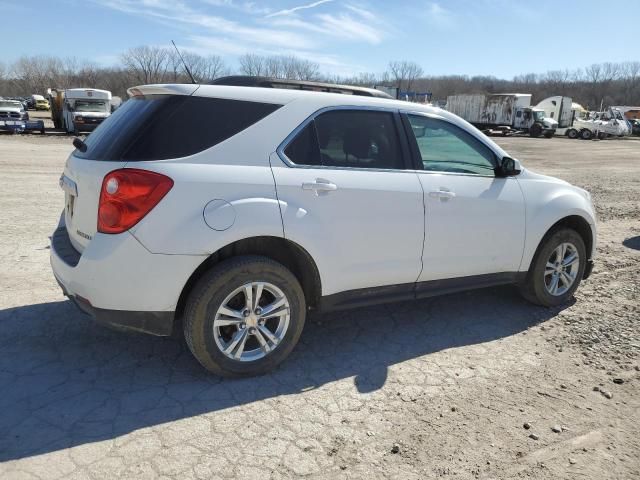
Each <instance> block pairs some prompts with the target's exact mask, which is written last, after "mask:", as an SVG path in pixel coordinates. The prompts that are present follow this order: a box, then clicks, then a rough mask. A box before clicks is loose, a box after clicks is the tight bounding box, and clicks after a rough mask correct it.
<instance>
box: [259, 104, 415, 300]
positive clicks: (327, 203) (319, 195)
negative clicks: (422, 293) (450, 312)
mask: <svg viewBox="0 0 640 480" xmlns="http://www.w3.org/2000/svg"><path fill="white" fill-rule="evenodd" d="M401 132H402V136H401V135H400V133H401ZM408 152H409V151H408V148H407V144H406V137H405V136H404V133H403V127H402V124H401V122H400V119H399V114H398V113H397V112H393V111H386V110H373V109H366V110H365V109H357V108H356V107H354V108H349V109H346V108H334V109H330V110H328V111H322V112H319V113H318V114H317V115H315V116H314V117H313V118H311V119H309V120H308V121H307V122H305V123H304V124H303V125H301V126H300V127H299V128H298V129H297V130H296V132H294V133H293V134H292V135H290V137H289V138H288V139H287V140H286V141H285V142H284V143H283V145H282V146H281V147H280V148H279V149H278V152H277V154H273V155H272V156H271V165H272V170H273V175H274V178H275V182H276V189H277V194H278V200H279V202H280V205H281V211H282V220H283V227H284V235H285V237H286V238H288V239H290V240H292V241H294V242H296V243H298V244H299V245H301V246H302V247H303V248H305V249H306V250H307V251H308V252H309V253H310V255H311V256H312V257H313V259H314V260H315V262H316V264H317V266H318V270H319V272H320V277H321V281H322V294H323V295H331V294H334V293H338V292H344V291H347V290H355V289H363V288H369V287H379V286H388V285H397V284H406V287H407V291H412V288H413V284H414V282H415V281H416V279H417V278H418V275H419V273H420V269H421V255H422V242H423V235H424V205H423V193H422V187H421V185H420V181H419V180H418V176H417V174H416V173H415V171H412V168H411V169H408V168H407V167H410V166H411V165H410V163H408V162H409V158H408V157H409V153H408Z"/></svg>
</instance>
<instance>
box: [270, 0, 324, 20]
mask: <svg viewBox="0 0 640 480" xmlns="http://www.w3.org/2000/svg"><path fill="white" fill-rule="evenodd" d="M330 2H333V0H318V1H317V2H313V3H309V4H307V5H300V6H298V7H293V8H287V9H284V10H278V11H277V12H273V13H270V14H269V15H267V16H266V17H265V18H271V17H280V16H284V15H291V14H292V13H295V12H297V11H299V10H308V9H310V8H315V7H318V6H320V5H323V4H325V3H330Z"/></svg>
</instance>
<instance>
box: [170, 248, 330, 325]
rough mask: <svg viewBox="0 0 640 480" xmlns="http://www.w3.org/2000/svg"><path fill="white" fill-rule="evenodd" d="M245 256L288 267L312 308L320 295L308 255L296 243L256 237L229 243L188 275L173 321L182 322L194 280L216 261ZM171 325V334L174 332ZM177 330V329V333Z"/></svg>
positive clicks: (320, 289)
mask: <svg viewBox="0 0 640 480" xmlns="http://www.w3.org/2000/svg"><path fill="white" fill-rule="evenodd" d="M244 255H260V256H263V257H267V258H270V259H272V260H275V261H276V262H278V263H281V264H282V265H284V266H285V267H287V268H288V269H289V270H291V272H292V273H293V274H294V275H295V277H296V278H297V279H298V281H299V282H300V285H301V286H302V290H303V292H304V296H305V300H306V302H307V306H308V307H311V308H315V307H316V306H317V305H318V302H319V300H320V296H321V292H322V284H321V280H320V272H319V270H318V267H317V265H316V263H315V261H314V260H313V258H312V257H311V255H310V254H309V252H307V251H306V250H305V249H304V248H303V247H301V246H300V245H299V244H297V243H295V242H292V241H291V240H288V239H286V238H282V237H273V236H258V237H249V238H243V239H241V240H237V241H235V242H232V243H230V244H228V245H225V246H224V247H222V248H220V249H219V250H217V251H215V252H214V253H212V254H211V255H209V256H208V257H207V258H206V259H205V260H204V261H203V262H202V263H201V264H200V265H199V266H198V267H197V268H196V269H195V270H194V272H193V273H192V274H191V276H190V277H189V279H188V280H187V282H186V284H185V286H184V287H183V289H182V292H181V293H180V297H179V298H178V303H177V305H176V314H175V318H176V322H179V321H181V319H182V313H183V312H184V308H185V304H186V301H187V298H188V297H189V293H190V292H191V290H192V289H193V286H194V285H195V284H196V283H197V281H198V280H199V279H200V278H201V277H202V276H203V275H204V273H205V272H207V271H208V270H209V269H211V268H213V267H214V266H215V265H216V264H218V263H219V262H221V261H223V260H226V259H228V258H233V257H239V256H244ZM176 330H177V329H176V326H174V332H175V331H176ZM178 331H179V330H178Z"/></svg>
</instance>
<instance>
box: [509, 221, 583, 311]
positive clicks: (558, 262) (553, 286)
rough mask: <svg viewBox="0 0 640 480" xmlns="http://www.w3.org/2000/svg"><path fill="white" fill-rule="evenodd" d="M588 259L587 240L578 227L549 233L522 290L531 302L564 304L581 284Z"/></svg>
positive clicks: (539, 249)
mask: <svg viewBox="0 0 640 480" xmlns="http://www.w3.org/2000/svg"><path fill="white" fill-rule="evenodd" d="M586 261H587V253H586V248H585V245H584V241H583V240H582V237H581V236H580V235H579V234H578V233H577V232H576V231H575V230H571V229H568V228H562V229H559V230H556V231H555V232H552V233H550V234H547V236H546V237H545V239H543V241H542V243H541V245H540V247H539V248H538V251H537V252H536V255H535V257H534V259H533V261H532V262H531V267H530V268H529V272H528V273H527V278H526V280H525V282H524V284H523V285H521V286H520V291H521V293H522V295H523V296H524V297H525V298H526V299H527V300H529V301H530V302H533V303H537V304H539V305H544V306H547V307H552V306H556V305H562V304H563V303H566V302H567V301H568V300H569V299H570V298H571V296H572V295H573V293H574V292H575V291H576V289H577V288H578V285H579V284H580V281H581V280H582V276H583V275H584V269H585V267H586V264H587V263H586Z"/></svg>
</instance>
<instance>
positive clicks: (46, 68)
mask: <svg viewBox="0 0 640 480" xmlns="http://www.w3.org/2000/svg"><path fill="white" fill-rule="evenodd" d="M182 56H183V58H182V59H181V58H180V56H179V55H178V54H177V53H176V52H175V50H171V49H168V48H162V47H155V46H140V47H135V48H131V49H129V50H127V51H126V52H124V53H123V54H122V55H121V56H120V58H119V62H118V64H117V65H114V66H111V67H104V66H99V65H97V64H95V63H93V62H89V61H85V60H78V59H76V58H60V57H56V56H47V55H38V56H24V57H21V58H19V59H18V60H16V61H15V62H13V63H11V64H7V63H3V62H1V61H0V96H28V95H31V94H33V93H39V94H44V93H46V91H47V88H50V87H57V88H73V87H92V88H101V89H105V90H110V91H111V92H113V94H114V95H119V96H121V97H123V98H125V97H126V90H127V88H129V87H131V86H134V85H140V84H148V83H189V82H190V81H191V80H190V78H189V77H188V75H187V74H186V71H185V68H184V64H186V65H187V67H188V68H189V71H190V72H191V74H192V75H193V77H194V79H195V81H196V82H198V83H207V82H210V81H212V80H214V79H216V78H218V77H221V76H225V75H230V74H241V75H258V76H267V77H277V78H287V79H297V80H317V81H325V82H332V83H343V84H350V85H360V86H367V87H374V86H377V85H384V86H389V87H397V88H398V89H399V90H401V91H403V92H406V91H410V92H416V93H427V92H429V93H431V94H432V99H433V100H446V98H447V96H448V95H454V94H463V93H504V92H518V93H531V94H533V98H534V102H537V101H539V100H542V99H544V98H546V97H549V96H552V95H567V96H570V97H572V98H573V99H574V101H576V102H578V103H581V104H583V105H584V106H585V107H588V108H590V109H592V110H598V109H599V108H600V105H601V104H602V105H604V106H608V105H639V104H640V62H638V61H634V62H621V63H612V62H607V63H598V64H593V65H590V66H588V67H586V68H584V69H577V70H556V71H549V72H547V73H544V74H535V73H528V74H524V75H518V76H516V77H514V78H513V79H511V80H507V79H500V78H496V77H493V76H468V75H444V76H443V75H440V76H434V75H428V74H426V73H425V71H424V69H423V68H422V67H421V66H420V65H419V64H417V63H416V62H413V61H400V60H398V61H391V62H389V64H388V66H387V69H386V70H385V71H384V72H382V73H380V74H376V73H370V72H366V73H361V74H359V75H355V76H351V77H344V76H342V77H341V76H336V75H327V74H325V73H323V72H322V71H321V68H320V65H319V63H317V62H315V61H313V60H312V59H311V60H309V59H302V58H299V57H295V56H290V55H271V56H265V55H257V54H252V53H248V54H245V55H242V56H240V57H239V58H238V66H237V67H236V68H231V67H230V66H229V64H228V63H227V62H225V60H224V59H223V58H222V57H220V56H218V55H207V56H203V55H198V54H196V53H193V52H188V51H187V52H183V54H182ZM183 61H184V63H183Z"/></svg>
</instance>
